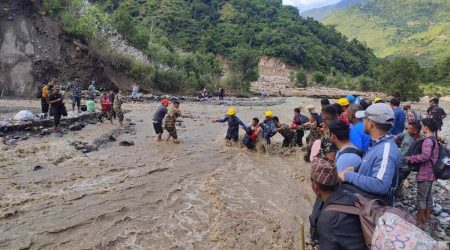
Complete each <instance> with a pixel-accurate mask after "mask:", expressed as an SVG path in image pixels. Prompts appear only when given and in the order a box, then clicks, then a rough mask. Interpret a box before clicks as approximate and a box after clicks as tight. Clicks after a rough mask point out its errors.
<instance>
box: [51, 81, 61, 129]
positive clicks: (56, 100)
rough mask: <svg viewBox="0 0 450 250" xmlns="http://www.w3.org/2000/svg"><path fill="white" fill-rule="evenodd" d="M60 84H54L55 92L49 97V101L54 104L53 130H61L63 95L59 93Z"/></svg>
mask: <svg viewBox="0 0 450 250" xmlns="http://www.w3.org/2000/svg"><path fill="white" fill-rule="evenodd" d="M59 90H60V87H59V85H54V86H53V93H52V94H51V95H50V97H49V103H50V104H51V105H52V114H53V132H54V133H56V132H59V131H60V130H59V122H60V121H61V116H62V113H63V106H64V103H63V100H64V98H63V96H62V95H61V93H59Z"/></svg>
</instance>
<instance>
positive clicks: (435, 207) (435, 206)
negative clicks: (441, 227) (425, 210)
mask: <svg viewBox="0 0 450 250" xmlns="http://www.w3.org/2000/svg"><path fill="white" fill-rule="evenodd" d="M441 211H442V207H441V205H439V204H435V205H434V207H433V214H435V215H438V214H439V213H440V212H441Z"/></svg>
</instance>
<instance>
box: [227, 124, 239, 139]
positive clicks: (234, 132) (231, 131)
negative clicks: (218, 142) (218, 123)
mask: <svg viewBox="0 0 450 250" xmlns="http://www.w3.org/2000/svg"><path fill="white" fill-rule="evenodd" d="M225 140H233V141H238V140H239V127H237V128H234V127H233V128H232V127H229V128H228V130H227V135H226V136H225Z"/></svg>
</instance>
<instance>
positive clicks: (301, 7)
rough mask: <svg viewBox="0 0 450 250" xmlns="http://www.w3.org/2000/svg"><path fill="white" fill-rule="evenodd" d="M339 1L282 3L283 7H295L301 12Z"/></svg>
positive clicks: (300, 0)
mask: <svg viewBox="0 0 450 250" xmlns="http://www.w3.org/2000/svg"><path fill="white" fill-rule="evenodd" d="M340 1H341V0H283V3H284V4H285V5H292V6H295V7H297V8H298V9H299V10H300V12H303V11H305V10H309V9H314V8H319V7H322V6H326V5H330V4H335V3H338V2H340Z"/></svg>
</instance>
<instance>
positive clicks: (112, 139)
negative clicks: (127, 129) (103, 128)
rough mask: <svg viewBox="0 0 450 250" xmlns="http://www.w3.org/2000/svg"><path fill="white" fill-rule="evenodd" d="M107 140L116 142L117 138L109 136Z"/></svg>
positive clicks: (112, 135)
mask: <svg viewBox="0 0 450 250" xmlns="http://www.w3.org/2000/svg"><path fill="white" fill-rule="evenodd" d="M108 139H109V140H110V141H116V140H117V137H116V136H115V135H114V134H110V135H109V137H108Z"/></svg>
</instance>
